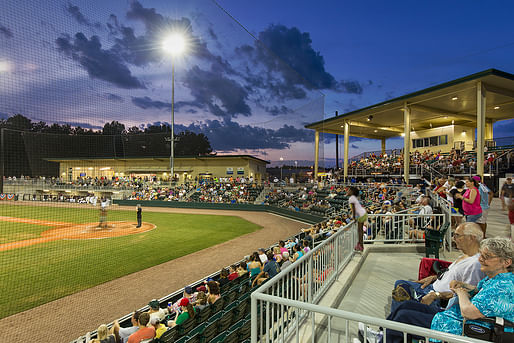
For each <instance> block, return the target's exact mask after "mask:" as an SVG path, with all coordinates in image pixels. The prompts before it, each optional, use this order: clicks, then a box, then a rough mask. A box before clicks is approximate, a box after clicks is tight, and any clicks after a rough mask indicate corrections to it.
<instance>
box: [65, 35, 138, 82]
mask: <svg viewBox="0 0 514 343" xmlns="http://www.w3.org/2000/svg"><path fill="white" fill-rule="evenodd" d="M55 42H56V44H57V49H58V50H59V51H60V52H61V53H63V54H64V55H65V56H67V57H69V58H71V59H73V60H74V61H76V62H78V63H79V64H80V66H82V68H84V69H85V70H86V71H87V73H88V75H89V77H91V78H93V79H100V80H104V81H107V82H110V83H112V84H115V85H116V86H118V87H120V88H125V89H133V88H146V87H145V85H144V84H143V83H142V82H141V81H139V80H138V79H137V78H136V77H134V76H132V73H131V72H130V70H129V69H128V68H127V66H126V65H125V64H124V63H123V60H122V59H121V58H120V56H119V55H117V54H116V53H114V52H112V51H110V50H105V49H102V44H101V43H100V39H99V38H98V36H91V39H87V37H86V36H85V35H84V34H83V33H82V32H79V33H77V34H75V38H74V39H72V38H71V37H70V36H68V35H63V36H62V37H59V38H57V39H56V41H55Z"/></svg>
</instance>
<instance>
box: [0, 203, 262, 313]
mask: <svg viewBox="0 0 514 343" xmlns="http://www.w3.org/2000/svg"><path fill="white" fill-rule="evenodd" d="M0 216H10V217H18V218H32V219H40V220H52V221H60V222H74V223H88V222H95V221H97V220H98V210H94V209H85V208H84V209H82V208H62V207H59V208H57V207H55V208H54V207H36V206H12V205H11V206H9V205H2V206H0ZM108 219H109V220H112V221H115V220H130V221H135V211H119V210H112V209H111V210H110V211H109V215H108ZM143 221H145V222H150V223H153V224H155V225H156V226H157V228H156V229H155V230H152V231H149V232H146V233H141V234H136V235H129V236H123V237H117V238H108V239H95V240H62V241H54V242H49V243H43V244H38V245H33V246H29V247H25V248H18V249H14V250H9V251H4V252H0V318H3V317H7V316H9V315H12V314H14V313H17V312H21V311H24V310H27V309H30V308H33V307H35V306H38V305H41V304H43V303H46V302H49V301H52V300H55V299H58V298H61V297H63V296H66V295H70V294H73V293H76V292H78V291H81V290H84V289H87V288H90V287H93V286H96V285H99V284H101V283H104V282H107V281H110V280H113V279H116V278H118V277H121V276H124V275H127V274H130V273H133V272H136V271H139V270H143V269H145V268H148V267H152V266H155V265H157V264H160V263H163V262H167V261H170V260H173V259H175V258H178V257H181V256H184V255H188V254H190V253H193V252H195V251H198V250H201V249H205V248H207V247H209V246H212V245H216V244H219V243H222V242H225V241H227V240H230V239H233V238H235V237H238V236H240V235H244V234H247V233H250V232H253V231H256V230H258V229H260V227H259V226H258V225H256V224H253V223H250V222H248V221H246V220H244V219H241V218H239V217H233V216H215V215H196V214H195V215H192V214H173V213H157V212H143ZM47 229H49V227H45V226H39V225H31V224H22V223H9V222H3V221H0V239H1V242H0V243H7V242H12V241H17V240H22V239H30V238H35V237H38V236H39V234H40V233H41V232H42V231H44V230H47ZM172 291H174V290H172V289H170V292H172Z"/></svg>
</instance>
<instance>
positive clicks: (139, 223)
mask: <svg viewBox="0 0 514 343" xmlns="http://www.w3.org/2000/svg"><path fill="white" fill-rule="evenodd" d="M142 212H143V210H142V209H141V204H137V226H136V228H139V227H141V220H142V218H143V214H142Z"/></svg>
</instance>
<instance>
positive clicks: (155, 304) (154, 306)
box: [148, 299, 159, 310]
mask: <svg viewBox="0 0 514 343" xmlns="http://www.w3.org/2000/svg"><path fill="white" fill-rule="evenodd" d="M148 306H150V307H151V308H152V309H154V310H156V309H158V308H159V301H158V300H157V299H152V300H151V301H150V302H149V303H148Z"/></svg>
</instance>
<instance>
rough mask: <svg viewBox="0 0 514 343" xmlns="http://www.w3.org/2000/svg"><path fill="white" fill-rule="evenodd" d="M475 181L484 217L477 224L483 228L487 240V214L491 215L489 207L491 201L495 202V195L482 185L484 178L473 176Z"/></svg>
mask: <svg viewBox="0 0 514 343" xmlns="http://www.w3.org/2000/svg"><path fill="white" fill-rule="evenodd" d="M473 179H474V180H475V181H476V182H478V193H479V194H480V207H481V208H482V217H480V218H479V219H478V220H477V223H478V224H479V225H480V227H481V228H482V231H483V232H484V238H485V231H486V230H487V214H488V213H489V207H490V205H491V201H493V196H494V193H493V192H492V191H491V190H490V189H489V188H488V187H487V186H486V185H485V184H484V183H482V178H481V177H480V175H475V176H473Z"/></svg>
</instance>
